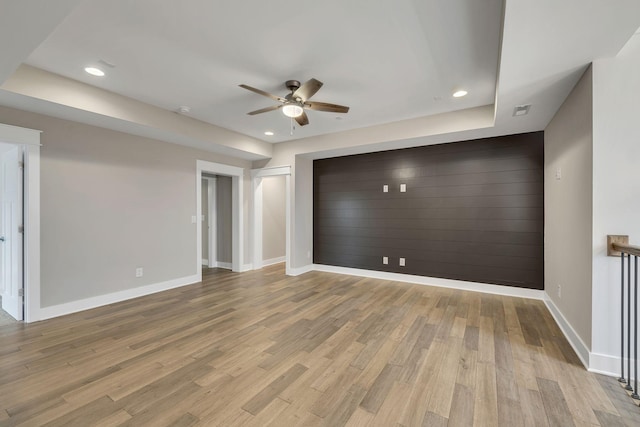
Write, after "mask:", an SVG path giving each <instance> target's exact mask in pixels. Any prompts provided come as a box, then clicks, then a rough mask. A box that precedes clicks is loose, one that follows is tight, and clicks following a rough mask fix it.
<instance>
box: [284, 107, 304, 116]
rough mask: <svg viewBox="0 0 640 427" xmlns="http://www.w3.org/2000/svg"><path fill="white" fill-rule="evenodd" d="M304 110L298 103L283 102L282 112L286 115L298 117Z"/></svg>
mask: <svg viewBox="0 0 640 427" xmlns="http://www.w3.org/2000/svg"><path fill="white" fill-rule="evenodd" d="M303 112H304V110H303V108H302V107H301V106H299V105H298V104H285V105H284V106H283V107H282V114H284V115H285V116H287V117H293V118H295V117H300V116H301V115H302V113H303Z"/></svg>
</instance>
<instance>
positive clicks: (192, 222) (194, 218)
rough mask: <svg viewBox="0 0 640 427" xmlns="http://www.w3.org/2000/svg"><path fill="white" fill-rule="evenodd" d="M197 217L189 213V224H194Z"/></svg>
mask: <svg viewBox="0 0 640 427" xmlns="http://www.w3.org/2000/svg"><path fill="white" fill-rule="evenodd" d="M197 219H198V217H197V216H195V215H191V224H195V223H196V221H197Z"/></svg>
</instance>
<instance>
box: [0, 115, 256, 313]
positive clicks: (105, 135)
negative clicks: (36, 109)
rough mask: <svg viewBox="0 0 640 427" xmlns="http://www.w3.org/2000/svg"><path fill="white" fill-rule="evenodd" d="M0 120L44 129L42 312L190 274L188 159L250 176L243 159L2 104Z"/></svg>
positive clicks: (192, 189) (192, 206) (192, 203)
mask: <svg viewBox="0 0 640 427" xmlns="http://www.w3.org/2000/svg"><path fill="white" fill-rule="evenodd" d="M0 122H2V123H7V124H11V125H15V126H22V127H27V128H32V129H39V130H42V131H43V133H42V144H43V147H42V149H41V177H42V179H41V228H42V237H41V239H42V241H41V254H42V263H41V271H42V280H41V306H42V307H50V306H59V305H60V304H66V303H71V302H74V301H78V300H83V299H91V298H93V297H99V296H103V295H108V294H114V293H118V292H126V291H129V290H132V289H136V288H141V287H144V286H147V285H153V284H158V283H164V282H171V281H176V280H177V281H179V280H180V279H182V278H185V277H192V276H194V275H196V274H197V271H196V270H197V268H196V250H197V248H196V241H197V236H196V224H192V223H191V217H192V216H193V215H197V213H196V186H195V182H196V179H195V175H196V160H197V159H201V160H207V161H211V162H217V163H224V164H229V165H233V166H237V167H242V168H245V170H246V171H247V173H248V171H249V169H250V163H249V162H248V161H243V160H239V159H235V158H231V157H225V156H222V155H218V154H213V153H209V152H205V151H201V150H197V149H191V148H187V147H184V146H179V145H174V144H169V143H165V142H160V141H157V140H151V139H148V138H142V137H138V136H133V135H128V134H124V133H120V132H116V131H111V130H106V129H103V128H98V127H94V126H89V125H84V124H79V123H75V122H70V121H66V120H61V119H56V118H52V117H47V116H43V115H39V114H34V113H28V112H24V111H19V110H15V109H10V108H4V107H0ZM249 185H250V183H249V180H248V179H246V178H245V186H249ZM244 194H245V197H246V198H247V199H248V198H249V197H248V196H247V195H248V194H249V191H248V189H245V193H244ZM245 202H247V200H245ZM247 203H248V202H247ZM245 213H246V216H247V217H246V218H245V219H244V220H245V223H248V211H245ZM245 238H246V240H247V243H245V247H246V246H248V233H245ZM245 259H249V258H248V257H247V255H246V253H245ZM136 267H143V268H144V276H143V277H141V278H136V277H135V269H136ZM74 307H75V309H80V308H82V306H81V305H75V306H74Z"/></svg>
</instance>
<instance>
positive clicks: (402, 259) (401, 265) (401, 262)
mask: <svg viewBox="0 0 640 427" xmlns="http://www.w3.org/2000/svg"><path fill="white" fill-rule="evenodd" d="M400 267H404V258H400Z"/></svg>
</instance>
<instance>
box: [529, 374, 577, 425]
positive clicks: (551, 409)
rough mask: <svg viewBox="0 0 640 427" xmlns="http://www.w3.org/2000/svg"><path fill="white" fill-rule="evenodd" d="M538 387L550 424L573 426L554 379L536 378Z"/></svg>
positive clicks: (563, 398)
mask: <svg viewBox="0 0 640 427" xmlns="http://www.w3.org/2000/svg"><path fill="white" fill-rule="evenodd" d="M538 387H539V388H540V395H541V396H542V402H543V403H544V408H545V412H546V414H547V418H548V419H549V425H550V426H563V427H564V426H566V427H570V426H575V423H574V421H573V417H572V416H571V411H569V407H568V406H567V401H566V399H565V396H564V394H563V393H562V390H560V387H559V386H558V383H557V382H555V381H551V380H547V379H544V378H538Z"/></svg>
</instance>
